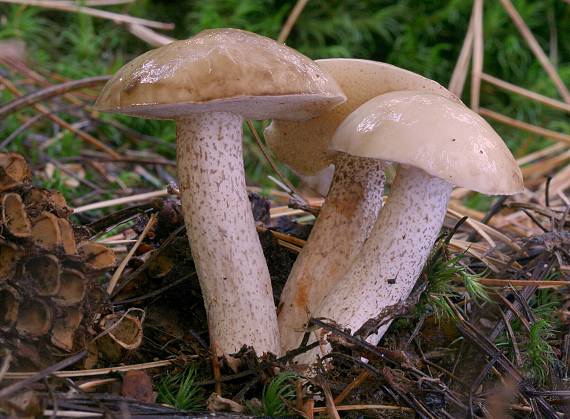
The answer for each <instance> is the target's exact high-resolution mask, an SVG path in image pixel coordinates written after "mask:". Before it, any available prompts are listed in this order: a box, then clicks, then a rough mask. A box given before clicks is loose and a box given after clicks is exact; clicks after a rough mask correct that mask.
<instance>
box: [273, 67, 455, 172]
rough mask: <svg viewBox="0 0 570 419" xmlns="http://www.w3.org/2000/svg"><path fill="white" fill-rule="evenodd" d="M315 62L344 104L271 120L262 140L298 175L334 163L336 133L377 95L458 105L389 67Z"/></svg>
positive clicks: (439, 89)
mask: <svg viewBox="0 0 570 419" xmlns="http://www.w3.org/2000/svg"><path fill="white" fill-rule="evenodd" d="M316 62H317V64H318V65H319V67H321V68H322V69H323V70H324V71H327V72H328V74H331V75H332V77H334V78H335V80H336V81H337V82H338V84H339V85H340V88H341V89H342V90H343V92H344V93H345V94H346V97H347V100H346V102H344V103H343V104H341V105H339V106H336V107H334V108H333V109H331V110H329V111H327V112H324V113H323V114H321V115H319V116H318V117H316V118H313V119H310V120H308V121H303V122H288V121H279V120H274V121H273V123H272V124H271V125H270V126H269V127H268V128H266V130H265V139H266V140H267V143H268V144H269V147H270V148H271V149H272V150H273V152H274V153H275V155H276V157H277V158H278V159H279V160H281V161H282V162H283V163H285V164H287V165H288V166H290V167H291V168H292V169H293V170H295V171H296V172H299V173H300V174H304V175H314V174H315V173H317V172H318V171H319V170H321V169H324V168H325V167H327V166H328V165H330V164H331V163H333V157H334V155H333V154H330V153H327V150H328V147H329V144H330V140H331V138H332V136H333V134H334V132H335V130H336V129H337V127H338V126H339V125H340V123H341V122H342V121H343V120H344V118H346V116H347V115H348V114H349V113H351V112H352V111H353V110H355V109H356V108H357V107H359V106H360V105H362V104H363V103H364V102H366V101H367V100H370V99H372V98H374V97H376V96H378V95H381V94H384V93H388V92H393V91H396V90H423V91H427V92H434V93H438V94H440V95H443V96H446V97H449V98H450V99H452V100H455V101H457V102H459V99H458V98H457V97H456V96H455V95H454V94H453V93H451V92H450V91H448V90H447V89H445V88H444V87H443V86H441V85H440V84H438V83H436V82H435V81H433V80H430V79H427V78H425V77H422V76H420V75H419V74H416V73H412V72H411V71H407V70H404V69H401V68H398V67H395V66H393V65H390V64H385V63H380V62H377V61H369V60H359V59H352V58H350V59H349V58H333V59H326V60H317V61H316ZM274 119H278V118H274Z"/></svg>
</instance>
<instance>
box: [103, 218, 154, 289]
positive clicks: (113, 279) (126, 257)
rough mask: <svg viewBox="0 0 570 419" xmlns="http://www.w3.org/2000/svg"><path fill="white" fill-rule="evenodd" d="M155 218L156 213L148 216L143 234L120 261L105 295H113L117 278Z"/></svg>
mask: <svg viewBox="0 0 570 419" xmlns="http://www.w3.org/2000/svg"><path fill="white" fill-rule="evenodd" d="M156 217H157V214H156V213H155V214H152V215H151V216H150V219H149V220H148V223H147V224H146V226H145V228H144V230H143V232H142V233H141V234H140V236H139V238H138V240H137V242H136V243H135V244H134V245H133V247H131V250H129V253H128V254H127V256H125V258H124V259H123V260H122V261H121V264H120V265H119V267H118V268H117V270H116V271H115V273H113V276H112V277H111V281H109V286H108V287H107V293H108V294H109V295H110V294H112V293H113V290H114V289H115V286H116V285H117V282H119V278H120V277H121V275H122V273H123V271H124V270H125V268H126V267H127V264H128V263H129V261H130V260H131V258H132V257H133V255H134V254H135V252H136V250H137V249H138V247H139V246H140V244H141V243H142V241H143V240H144V238H145V237H146V235H147V234H148V232H149V230H150V229H151V228H152V226H154V223H155V221H156Z"/></svg>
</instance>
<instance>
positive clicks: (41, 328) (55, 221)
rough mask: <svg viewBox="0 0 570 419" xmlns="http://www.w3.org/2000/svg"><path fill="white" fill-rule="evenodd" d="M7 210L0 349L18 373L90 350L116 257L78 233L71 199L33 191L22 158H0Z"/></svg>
mask: <svg viewBox="0 0 570 419" xmlns="http://www.w3.org/2000/svg"><path fill="white" fill-rule="evenodd" d="M0 207H1V211H0V212H1V216H0V229H1V231H2V235H1V237H0V346H2V347H5V348H7V349H9V350H11V351H12V353H13V354H14V355H15V360H16V366H15V367H16V369H27V368H32V369H33V368H34V367H35V368H38V367H40V368H41V367H44V366H46V365H49V364H50V363H52V362H55V361H54V360H55V359H58V357H60V356H61V355H63V354H67V353H69V352H72V351H73V350H78V349H79V348H83V347H84V346H85V343H86V341H87V340H88V339H87V338H88V337H90V334H91V326H92V324H93V320H94V318H95V317H96V316H97V315H98V314H99V313H101V312H102V311H103V310H102V307H104V306H105V305H106V299H105V293H104V292H103V290H102V288H101V286H100V281H99V278H100V276H101V274H102V273H104V272H105V271H106V270H108V269H110V268H111V267H113V266H114V264H115V255H114V253H113V251H112V250H110V249H109V248H107V247H105V246H104V245H102V244H100V243H97V242H94V241H90V240H86V237H85V234H77V232H76V231H74V228H73V226H72V224H71V223H70V221H69V216H70V215H71V213H72V212H73V211H72V209H71V208H70V207H69V206H68V205H67V203H66V201H65V198H64V196H63V195H61V194H60V193H59V192H57V191H54V190H49V189H44V188H39V187H37V186H34V185H33V184H32V183H31V171H30V169H29V167H28V164H27V163H26V161H25V160H24V158H23V157H22V156H20V155H19V154H15V153H0Z"/></svg>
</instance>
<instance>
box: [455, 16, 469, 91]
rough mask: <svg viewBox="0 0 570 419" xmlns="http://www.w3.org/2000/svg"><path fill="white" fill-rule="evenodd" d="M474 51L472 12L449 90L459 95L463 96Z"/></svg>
mask: <svg viewBox="0 0 570 419" xmlns="http://www.w3.org/2000/svg"><path fill="white" fill-rule="evenodd" d="M472 52H473V14H471V19H469V26H468V27H467V33H466V34H465V39H464V40H463V45H462V46H461V52H460V53H459V57H458V58H457V62H456V63H455V68H454V69H453V74H452V75H451V80H450V81H449V91H451V92H452V93H454V94H456V95H457V96H458V97H461V94H462V93H463V87H464V86H465V79H466V78H467V72H468V71H469V60H470V59H471V53H472Z"/></svg>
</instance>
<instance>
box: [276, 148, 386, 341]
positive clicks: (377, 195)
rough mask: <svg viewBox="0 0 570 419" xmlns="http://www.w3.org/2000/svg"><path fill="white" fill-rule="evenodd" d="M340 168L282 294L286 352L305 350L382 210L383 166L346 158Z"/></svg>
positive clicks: (281, 324)
mask: <svg viewBox="0 0 570 419" xmlns="http://www.w3.org/2000/svg"><path fill="white" fill-rule="evenodd" d="M335 165H336V170H335V174H334V178H333V183H332V185H331V189H330V191H329V193H328V195H327V198H326V200H325V204H324V205H323V207H322V208H321V212H320V214H319V217H318V218H317V221H316V222H315V225H314V227H313V230H312V231H311V235H310V237H309V240H308V241H307V243H306V244H305V247H304V248H303V250H302V252H301V253H300V254H299V256H298V257H297V260H296V261H295V264H294V265H293V270H292V271H291V273H290V274H289V278H288V280H287V283H286V284H285V288H284V289H283V292H282V294H281V301H280V304H279V307H280V309H279V316H278V321H279V332H280V335H281V350H282V351H283V352H285V351H288V350H291V349H295V348H296V347H298V346H299V343H300V342H301V339H302V337H303V334H304V327H305V325H306V323H307V321H308V320H309V317H310V316H311V314H312V313H314V312H315V310H316V309H317V308H318V307H319V305H320V304H321V302H322V301H323V298H324V297H325V296H326V295H327V294H328V292H329V290H330V289H331V288H333V287H334V286H335V285H336V284H337V282H338V281H339V280H340V279H341V278H342V277H343V276H344V274H345V273H346V271H347V270H348V269H349V268H350V265H351V263H352V262H353V261H354V259H355V258H356V256H357V255H358V253H359V252H360V249H361V247H362V244H363V243H364V241H365V240H366V238H367V237H368V234H369V233H370V230H371V229H372V226H373V225H374V221H375V220H376V218H377V216H378V211H379V210H380V208H381V206H382V194H383V191H384V163H383V162H382V161H380V160H376V159H367V158H359V157H351V156H349V155H347V154H343V155H339V157H338V159H337V161H336V163H335Z"/></svg>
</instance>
